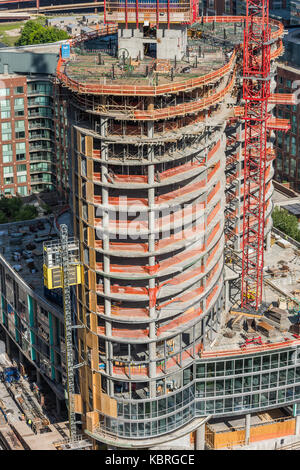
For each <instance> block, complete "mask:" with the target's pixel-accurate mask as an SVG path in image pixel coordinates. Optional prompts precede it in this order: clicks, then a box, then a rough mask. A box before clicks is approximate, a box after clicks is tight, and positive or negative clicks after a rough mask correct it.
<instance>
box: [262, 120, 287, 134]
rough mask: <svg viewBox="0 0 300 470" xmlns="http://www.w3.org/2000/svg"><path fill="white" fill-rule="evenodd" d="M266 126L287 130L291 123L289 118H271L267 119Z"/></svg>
mask: <svg viewBox="0 0 300 470" xmlns="http://www.w3.org/2000/svg"><path fill="white" fill-rule="evenodd" d="M267 128H268V129H274V130H282V131H285V132H287V131H288V130H289V129H290V128H291V125H290V121H289V119H278V118H271V119H268V121H267Z"/></svg>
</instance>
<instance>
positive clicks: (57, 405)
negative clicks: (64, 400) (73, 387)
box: [56, 397, 61, 416]
mask: <svg viewBox="0 0 300 470" xmlns="http://www.w3.org/2000/svg"><path fill="white" fill-rule="evenodd" d="M56 414H57V416H60V415H61V401H60V399H59V398H58V397H56Z"/></svg>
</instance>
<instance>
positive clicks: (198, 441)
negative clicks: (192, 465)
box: [195, 423, 205, 450]
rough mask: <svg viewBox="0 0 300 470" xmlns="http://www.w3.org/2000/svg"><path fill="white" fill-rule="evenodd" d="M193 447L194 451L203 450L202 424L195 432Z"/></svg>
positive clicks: (203, 425)
mask: <svg viewBox="0 0 300 470" xmlns="http://www.w3.org/2000/svg"><path fill="white" fill-rule="evenodd" d="M195 445H196V450H204V449H205V423H204V424H202V425H201V426H200V427H199V428H198V429H197V431H196V440H195Z"/></svg>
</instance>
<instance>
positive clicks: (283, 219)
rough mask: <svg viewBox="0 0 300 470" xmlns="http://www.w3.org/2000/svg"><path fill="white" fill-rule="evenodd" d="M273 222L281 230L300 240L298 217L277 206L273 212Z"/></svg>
mask: <svg viewBox="0 0 300 470" xmlns="http://www.w3.org/2000/svg"><path fill="white" fill-rule="evenodd" d="M272 218H273V224H274V227H275V228H278V230H280V231H281V232H283V233H285V234H286V235H288V236H290V237H292V238H294V239H295V240H297V239H298V238H299V241H300V231H299V229H298V219H297V217H295V216H294V215H291V214H289V213H288V211H286V210H285V209H281V208H280V207H278V206H276V207H275V209H274V210H273V213H272Z"/></svg>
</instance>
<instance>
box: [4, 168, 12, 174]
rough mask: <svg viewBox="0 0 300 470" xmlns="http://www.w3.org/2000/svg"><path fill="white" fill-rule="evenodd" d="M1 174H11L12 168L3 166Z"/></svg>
mask: <svg viewBox="0 0 300 470" xmlns="http://www.w3.org/2000/svg"><path fill="white" fill-rule="evenodd" d="M3 174H4V175H9V174H13V167H12V166H4V167H3Z"/></svg>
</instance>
